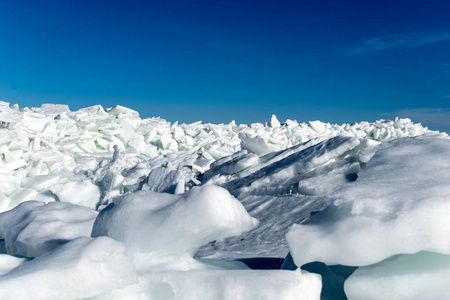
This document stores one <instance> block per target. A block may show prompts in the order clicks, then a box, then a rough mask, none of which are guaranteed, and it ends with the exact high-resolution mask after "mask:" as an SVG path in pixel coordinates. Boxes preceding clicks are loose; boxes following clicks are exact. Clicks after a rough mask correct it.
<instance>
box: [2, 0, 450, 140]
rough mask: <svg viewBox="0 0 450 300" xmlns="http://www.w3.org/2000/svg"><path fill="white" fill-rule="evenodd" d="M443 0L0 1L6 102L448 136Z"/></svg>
mask: <svg viewBox="0 0 450 300" xmlns="http://www.w3.org/2000/svg"><path fill="white" fill-rule="evenodd" d="M449 15H450V1H447V0H442V1H433V0H431V1H414V0H408V1H403V0H400V1H394V0H390V1H385V0H379V1H364V0H359V1H312V0H310V1H263V0H259V1H247V0H241V1H231V0H230V1H220V0H216V1H206V0H205V1H203V0H202V1H195V0H194V1H135V0H130V1H114V0H113V1H94V0H92V1H83V0H77V1H69V0H64V1H60V0H58V1H48V0H42V1H34V0H33V1H30V0H24V1H21V0H15V1H13V0H3V1H1V2H0V100H3V101H7V102H11V103H18V104H19V105H20V106H21V107H24V106H28V107H30V106H40V105H41V104H42V103H62V104H68V105H69V106H70V108H71V110H76V109H79V108H82V107H86V106H91V105H96V104H101V105H103V106H104V107H105V108H107V107H111V106H114V105H117V104H120V105H123V106H127V107H130V108H132V109H135V110H137V111H139V112H140V115H141V117H143V118H144V117H151V116H161V117H162V118H165V119H167V120H169V121H172V122H174V121H176V120H178V121H180V122H186V123H188V122H193V121H197V120H202V121H204V122H213V123H227V122H230V121H231V120H233V119H234V120H236V121H237V122H238V123H252V122H265V121H268V120H270V116H271V115H272V114H276V115H277V117H278V118H279V119H280V120H281V121H283V120H285V119H287V118H289V119H296V120H298V121H309V120H316V119H319V120H321V121H326V122H332V123H344V122H346V123H351V122H355V121H362V120H366V121H375V120H377V119H381V118H384V119H390V118H395V117H396V116H400V117H408V116H409V117H411V118H412V119H413V120H414V121H416V122H422V123H423V124H424V125H427V126H429V127H430V128H432V129H438V130H447V131H449V132H450V120H449V117H448V116H450V18H449Z"/></svg>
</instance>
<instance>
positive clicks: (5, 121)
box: [0, 102, 450, 300]
mask: <svg viewBox="0 0 450 300" xmlns="http://www.w3.org/2000/svg"><path fill="white" fill-rule="evenodd" d="M0 151H1V152H0V153H1V157H0V158H1V159H0V290H1V291H2V292H1V295H2V296H1V298H2V299H3V298H4V299H30V298H33V299H83V298H89V299H99V300H100V299H103V300H105V299H152V300H163V299H230V300H231V299H233V300H234V299H320V297H321V296H320V294H321V288H322V283H324V284H327V285H329V284H331V285H332V286H333V289H334V288H336V289H340V290H342V291H341V292H340V294H342V295H343V293H344V291H345V293H346V294H347V297H349V299H387V298H391V299H436V298H446V297H448V296H449V293H448V291H447V289H446V288H445V278H448V266H447V265H448V261H449V257H450V256H449V255H450V243H449V242H448V239H447V238H446V237H447V236H448V235H449V233H450V223H449V221H448V217H447V216H448V215H449V213H450V204H449V203H450V186H449V183H450V177H449V176H450V175H449V174H450V172H449V170H450V139H449V137H448V136H447V135H446V134H439V133H438V132H432V131H429V130H428V129H427V128H425V127H422V126H421V125H420V124H414V123H412V122H411V120H409V119H395V120H392V121H390V120H380V121H376V122H373V123H369V122H361V123H353V124H343V125H336V124H329V123H323V122H320V121H310V122H308V123H299V122H297V121H294V120H286V121H285V122H280V121H279V120H278V119H277V118H276V116H272V117H271V119H270V122H267V123H266V124H261V123H253V124H249V125H237V124H236V123H235V122H231V123H229V124H209V123H202V122H196V123H192V124H179V123H178V122H175V123H173V124H172V123H170V122H167V121H166V120H163V119H161V118H149V119H141V118H140V117H139V113H138V112H136V111H133V110H131V109H128V108H126V107H122V106H116V107H113V108H110V109H106V110H105V109H104V108H103V107H101V106H92V107H87V108H83V109H80V110H78V111H70V110H69V108H68V107H67V106H66V105H52V104H44V105H42V106H41V107H39V108H19V107H18V106H17V105H13V106H10V105H9V104H8V103H5V102H0ZM286 234H287V235H286ZM286 236H287V238H286ZM289 252H290V254H291V255H289V256H288V259H287V260H286V264H285V265H286V266H287V265H289V267H288V268H287V269H290V270H252V269H250V268H249V266H251V267H253V268H254V267H255V266H256V265H257V264H253V265H252V264H250V263H249V262H250V260H251V259H257V260H260V261H264V259H271V260H272V261H273V260H275V261H282V259H283V258H284V257H286V255H287V254H288V253H289ZM291 257H292V258H293V261H292V260H291ZM314 262H321V263H325V264H328V265H330V268H328V267H326V266H325V265H323V264H322V265H323V266H324V267H323V269H324V270H327V272H328V273H327V272H325V273H322V274H323V276H329V274H332V273H333V270H337V269H336V268H335V267H333V266H331V265H336V264H339V265H344V266H355V267H358V269H357V270H356V271H355V272H353V274H351V275H350V277H348V275H349V274H350V273H351V272H347V273H348V274H347V275H346V276H345V277H342V276H341V275H339V274H337V275H336V276H335V277H333V276H331V275H330V276H329V277H326V278H325V277H324V278H322V277H321V276H320V275H317V274H314V273H309V272H306V271H304V270H300V269H299V267H302V266H305V267H304V268H305V270H306V269H308V270H310V271H311V272H315V271H314V268H311V267H307V266H311V264H309V263H314ZM294 263H295V264H294ZM305 264H306V265H305ZM271 268H276V267H271ZM348 270H353V268H349V269H348ZM327 274H328V275H327ZM347 277H348V278H347ZM333 278H337V279H333ZM333 280H335V282H331V281H333ZM343 282H344V283H343ZM411 285H414V288H411ZM387 287H388V288H387ZM331 290H332V289H330V288H329V287H328V286H323V291H324V293H322V299H333V294H332V293H331V294H330V293H329V291H331ZM330 295H331V296H330ZM336 295H337V294H336ZM369 296H370V297H372V298H370V297H369ZM330 297H331V298H330ZM336 297H337V296H336ZM336 299H338V298H336Z"/></svg>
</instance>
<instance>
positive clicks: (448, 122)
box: [384, 95, 450, 134]
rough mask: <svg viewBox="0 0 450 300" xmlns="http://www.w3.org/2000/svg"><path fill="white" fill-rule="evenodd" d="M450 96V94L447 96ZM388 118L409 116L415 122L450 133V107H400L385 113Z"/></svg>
mask: <svg viewBox="0 0 450 300" xmlns="http://www.w3.org/2000/svg"><path fill="white" fill-rule="evenodd" d="M445 98H450V95H447V96H445ZM384 115H385V116H386V117H388V118H391V119H393V118H395V117H399V118H409V119H411V120H412V121H413V122H415V123H422V125H423V126H427V127H428V128H429V129H431V130H438V131H441V132H446V133H448V134H450V108H416V109H400V110H397V111H395V112H392V113H386V114H384Z"/></svg>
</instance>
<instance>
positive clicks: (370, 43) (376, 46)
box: [348, 33, 450, 55]
mask: <svg viewBox="0 0 450 300" xmlns="http://www.w3.org/2000/svg"><path fill="white" fill-rule="evenodd" d="M447 40H450V33H446V34H439V35H431V36H427V37H424V36H421V37H398V36H397V37H396V36H382V37H373V38H370V39H365V40H363V41H362V43H360V44H358V45H355V46H353V48H352V49H351V50H350V51H349V53H348V54H349V55H362V54H367V53H374V52H379V51H384V50H388V49H392V48H415V47H421V46H424V45H427V44H430V43H435V42H441V41H447Z"/></svg>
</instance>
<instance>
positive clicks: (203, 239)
mask: <svg viewBox="0 0 450 300" xmlns="http://www.w3.org/2000/svg"><path fill="white" fill-rule="evenodd" d="M256 224H257V221H256V219H254V218H251V217H250V216H249V215H248V213H247V212H246V210H245V209H244V207H243V206H242V204H241V203H240V202H239V201H237V200H236V199H235V198H234V197H233V196H231V195H230V194H229V193H228V191H227V190H225V189H223V188H220V187H216V186H212V185H206V186H202V187H194V188H192V189H191V190H190V191H188V192H186V193H184V194H181V195H171V194H160V193H156V192H152V191H139V192H136V193H132V194H127V195H123V196H119V197H117V198H114V200H113V202H112V203H111V204H110V205H109V206H108V207H106V208H105V209H103V210H102V211H101V212H100V214H99V216H98V218H97V219H96V221H95V224H94V227H93V230H92V236H101V235H106V236H109V237H112V238H114V239H116V240H119V241H122V242H123V243H124V244H125V245H126V246H127V248H128V249H130V251H131V252H148V253H152V255H153V256H156V255H182V254H190V255H191V256H193V255H194V253H195V251H196V250H197V249H198V248H199V247H200V246H202V245H204V244H205V243H207V242H210V241H212V240H216V239H222V238H225V237H228V236H233V235H238V234H241V233H242V232H244V231H248V230H250V229H251V228H252V227H253V226H255V225H256Z"/></svg>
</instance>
